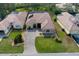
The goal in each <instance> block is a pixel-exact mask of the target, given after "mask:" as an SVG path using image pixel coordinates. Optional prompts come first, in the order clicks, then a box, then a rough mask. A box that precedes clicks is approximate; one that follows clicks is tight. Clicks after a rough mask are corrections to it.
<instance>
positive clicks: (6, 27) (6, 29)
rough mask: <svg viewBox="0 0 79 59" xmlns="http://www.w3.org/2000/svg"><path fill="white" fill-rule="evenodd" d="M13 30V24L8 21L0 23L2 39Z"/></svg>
mask: <svg viewBox="0 0 79 59" xmlns="http://www.w3.org/2000/svg"><path fill="white" fill-rule="evenodd" d="M10 29H11V24H10V23H9V21H7V20H6V19H5V20H3V21H1V22H0V37H5V36H7V34H8V32H9V31H10Z"/></svg>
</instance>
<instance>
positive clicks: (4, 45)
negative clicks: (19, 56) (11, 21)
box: [0, 30, 24, 53]
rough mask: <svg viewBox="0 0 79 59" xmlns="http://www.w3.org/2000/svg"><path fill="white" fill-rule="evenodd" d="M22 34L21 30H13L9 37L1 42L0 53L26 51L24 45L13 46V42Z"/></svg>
mask: <svg viewBox="0 0 79 59" xmlns="http://www.w3.org/2000/svg"><path fill="white" fill-rule="evenodd" d="M21 32H22V31H20V30H19V31H18V30H13V31H12V32H11V33H10V35H9V36H8V37H6V38H3V39H2V41H1V42H0V53H22V52H23V51H24V44H23V43H21V44H19V45H18V46H12V41H13V40H14V38H15V37H16V36H17V35H18V34H21Z"/></svg>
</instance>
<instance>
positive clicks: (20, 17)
mask: <svg viewBox="0 0 79 59" xmlns="http://www.w3.org/2000/svg"><path fill="white" fill-rule="evenodd" d="M26 16H27V12H19V13H18V14H16V13H11V14H10V15H8V17H7V18H8V21H9V22H10V23H12V25H13V27H14V29H22V28H23V25H24V22H25V20H26Z"/></svg>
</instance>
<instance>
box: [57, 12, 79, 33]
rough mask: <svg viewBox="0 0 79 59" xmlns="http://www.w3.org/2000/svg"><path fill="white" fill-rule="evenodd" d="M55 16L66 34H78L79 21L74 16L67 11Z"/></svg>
mask: <svg viewBox="0 0 79 59" xmlns="http://www.w3.org/2000/svg"><path fill="white" fill-rule="evenodd" d="M57 18H58V20H57V22H58V24H59V25H60V26H61V27H62V29H64V30H65V32H66V33H67V34H79V21H78V20H77V18H76V16H73V15H71V14H69V13H68V12H62V14H60V15H58V16H57Z"/></svg>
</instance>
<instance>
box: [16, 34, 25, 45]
mask: <svg viewBox="0 0 79 59" xmlns="http://www.w3.org/2000/svg"><path fill="white" fill-rule="evenodd" d="M22 42H24V41H23V39H22V35H21V34H19V35H17V36H16V37H15V39H14V44H18V43H22Z"/></svg>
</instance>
